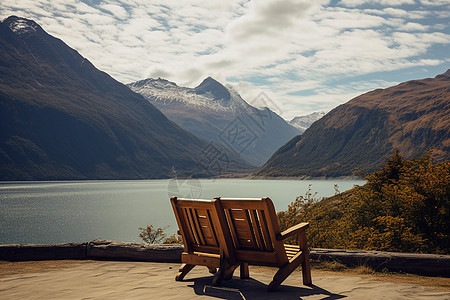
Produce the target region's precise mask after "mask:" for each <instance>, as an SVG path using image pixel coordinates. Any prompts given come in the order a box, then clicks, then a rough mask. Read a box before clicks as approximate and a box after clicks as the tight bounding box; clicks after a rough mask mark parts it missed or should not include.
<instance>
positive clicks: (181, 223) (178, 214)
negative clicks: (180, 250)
mask: <svg viewBox="0 0 450 300" xmlns="http://www.w3.org/2000/svg"><path fill="white" fill-rule="evenodd" d="M170 202H171V204H172V209H173V212H174V213H175V219H176V220H177V223H178V228H179V229H180V230H181V232H180V233H181V236H182V238H183V244H184V251H186V252H192V240H193V238H192V236H191V234H190V232H189V230H186V228H187V224H186V220H185V218H184V214H183V210H184V209H182V208H181V207H180V206H179V200H178V199H177V197H171V198H170Z"/></svg>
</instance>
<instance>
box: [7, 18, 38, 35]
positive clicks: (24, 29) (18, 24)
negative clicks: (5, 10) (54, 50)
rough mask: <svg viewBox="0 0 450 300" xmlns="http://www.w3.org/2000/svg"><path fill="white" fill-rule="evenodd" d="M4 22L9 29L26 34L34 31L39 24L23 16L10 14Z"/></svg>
mask: <svg viewBox="0 0 450 300" xmlns="http://www.w3.org/2000/svg"><path fill="white" fill-rule="evenodd" d="M5 23H6V24H8V27H9V29H11V31H13V32H14V33H17V34H26V33H32V32H36V31H37V29H38V28H39V25H38V24H36V22H34V21H32V20H28V19H25V18H19V17H16V16H11V17H9V18H7V19H6V20H5Z"/></svg>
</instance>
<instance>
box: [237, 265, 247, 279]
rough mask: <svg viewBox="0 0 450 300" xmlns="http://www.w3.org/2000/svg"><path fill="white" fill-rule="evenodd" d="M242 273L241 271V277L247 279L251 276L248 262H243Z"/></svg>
mask: <svg viewBox="0 0 450 300" xmlns="http://www.w3.org/2000/svg"><path fill="white" fill-rule="evenodd" d="M239 269H240V273H241V279H247V278H249V277H250V273H249V271H248V263H245V262H244V263H241V267H240V268H239Z"/></svg>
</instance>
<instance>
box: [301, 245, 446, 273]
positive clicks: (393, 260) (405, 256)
mask: <svg viewBox="0 0 450 300" xmlns="http://www.w3.org/2000/svg"><path fill="white" fill-rule="evenodd" d="M310 256H311V259H313V260H314V259H315V260H331V261H333V260H334V261H338V262H340V263H342V264H344V265H346V266H361V265H364V266H369V267H371V268H373V269H374V270H376V271H381V270H383V269H387V270H388V271H391V272H405V273H412V274H418V275H426V276H443V277H450V255H438V254H416V253H398V252H385V251H361V250H344V249H342V250H341V249H319V248H316V249H312V250H311V253H310Z"/></svg>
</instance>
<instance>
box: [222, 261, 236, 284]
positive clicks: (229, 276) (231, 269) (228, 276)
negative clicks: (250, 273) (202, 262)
mask: <svg viewBox="0 0 450 300" xmlns="http://www.w3.org/2000/svg"><path fill="white" fill-rule="evenodd" d="M237 267H239V265H234V266H231V267H229V268H228V270H226V271H225V273H224V276H223V279H225V280H230V279H232V278H233V273H234V270H236V269H237Z"/></svg>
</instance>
